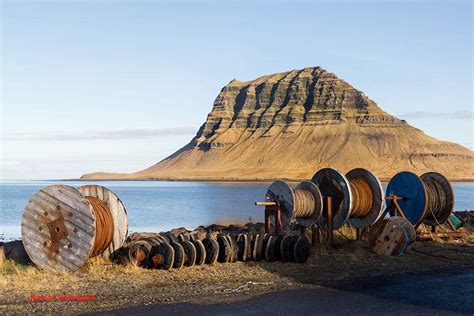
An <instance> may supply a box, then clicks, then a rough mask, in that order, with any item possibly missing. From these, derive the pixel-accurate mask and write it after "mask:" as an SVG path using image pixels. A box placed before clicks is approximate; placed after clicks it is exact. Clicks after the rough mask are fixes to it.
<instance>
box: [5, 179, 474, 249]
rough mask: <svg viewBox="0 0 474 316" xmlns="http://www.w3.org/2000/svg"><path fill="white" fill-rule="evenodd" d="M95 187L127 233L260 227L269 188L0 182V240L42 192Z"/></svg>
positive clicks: (458, 198)
mask: <svg viewBox="0 0 474 316" xmlns="http://www.w3.org/2000/svg"><path fill="white" fill-rule="evenodd" d="M52 184H66V185H70V186H73V187H79V186H81V185H85V184H99V185H102V186H105V187H107V188H110V189H111V190H112V191H114V192H115V193H116V194H117V195H118V196H119V197H120V199H121V200H122V202H123V203H124V205H125V208H126V210H127V213H128V220H129V231H130V232H134V231H150V232H159V231H165V230H170V229H172V228H176V227H183V226H184V227H186V228H188V229H194V228H196V227H198V226H199V225H209V224H212V223H216V222H222V221H249V220H251V221H253V222H256V221H263V208H261V207H257V206H255V205H254V202H255V201H263V199H264V197H265V192H266V189H267V187H268V185H269V184H268V183H243V182H236V183H229V182H221V183H217V182H209V183H206V182H167V181H99V182H94V181H90V182H89V181H87V182H86V181H3V182H0V240H2V239H3V240H9V239H14V238H19V237H20V235H21V229H20V223H21V218H22V214H23V209H24V208H25V206H26V204H27V203H28V200H29V199H30V197H31V196H32V195H33V194H34V193H35V192H36V191H38V190H39V189H41V188H42V187H45V186H48V185H52ZM453 188H454V193H455V210H458V211H459V210H466V209H468V210H472V209H474V183H453Z"/></svg>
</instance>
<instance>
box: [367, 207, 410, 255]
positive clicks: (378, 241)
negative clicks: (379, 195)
mask: <svg viewBox="0 0 474 316" xmlns="http://www.w3.org/2000/svg"><path fill="white" fill-rule="evenodd" d="M415 238H416V232H415V228H414V227H413V225H412V224H411V223H410V222H409V221H408V220H407V219H404V218H402V217H398V216H394V217H390V218H385V219H383V221H382V222H381V223H380V224H379V225H378V226H377V227H374V229H373V230H372V231H371V233H370V236H369V242H370V244H371V246H372V249H373V250H374V252H376V253H377V254H379V255H385V256H400V255H403V254H404V253H406V252H407V251H408V250H409V249H410V246H411V245H412V244H413V243H414V240H415Z"/></svg>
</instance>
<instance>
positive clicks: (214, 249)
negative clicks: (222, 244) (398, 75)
mask: <svg viewBox="0 0 474 316" xmlns="http://www.w3.org/2000/svg"><path fill="white" fill-rule="evenodd" d="M202 244H203V245H204V248H206V260H205V261H204V262H205V263H206V264H214V263H216V262H217V258H218V256H219V243H218V242H217V241H216V240H214V239H211V238H209V237H206V238H204V239H203V240H202Z"/></svg>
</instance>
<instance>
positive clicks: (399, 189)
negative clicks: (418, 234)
mask: <svg viewBox="0 0 474 316" xmlns="http://www.w3.org/2000/svg"><path fill="white" fill-rule="evenodd" d="M385 196H386V197H390V198H393V197H394V196H397V197H398V198H401V199H400V200H397V202H398V204H399V205H400V208H401V209H402V211H403V214H404V215H405V217H406V218H407V219H408V220H409V221H410V223H412V225H413V226H415V227H418V225H420V224H421V223H422V222H423V220H424V219H425V217H426V215H427V214H426V213H427V211H428V208H427V200H428V197H427V195H426V190H425V186H424V184H423V181H421V179H420V178H419V177H418V176H417V175H416V174H414V173H412V172H409V171H402V172H399V173H397V174H396V175H395V176H394V177H393V178H392V179H391V180H390V182H389V183H388V185H387V190H386V193H385ZM387 208H388V209H389V211H390V215H391V216H395V215H397V208H396V206H395V204H394V201H393V200H387Z"/></svg>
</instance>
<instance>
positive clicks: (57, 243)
mask: <svg viewBox="0 0 474 316" xmlns="http://www.w3.org/2000/svg"><path fill="white" fill-rule="evenodd" d="M82 192H84V193H82ZM86 196H93V197H96V198H98V199H99V200H101V201H102V202H104V203H105V204H106V205H107V207H108V208H109V210H110V212H111V215H112V218H113V225H114V235H113V239H112V242H111V243H110V245H109V247H108V248H107V249H106V250H105V251H104V252H103V253H102V254H101V255H103V256H105V257H107V258H108V257H109V256H110V255H111V254H112V253H113V252H114V251H116V250H117V249H119V248H120V247H121V246H122V244H123V243H124V241H125V238H126V236H127V233H128V221H127V213H126V211H125V207H124V206H123V204H122V202H121V201H120V199H119V198H118V197H117V196H116V195H115V194H114V193H113V192H112V191H110V190H108V189H106V188H104V187H101V186H85V187H81V188H79V190H77V189H75V188H73V187H70V186H67V185H51V186H48V187H45V188H43V189H41V190H39V191H38V192H36V193H35V194H34V195H33V196H32V197H31V199H30V200H29V202H28V204H27V205H26V207H25V211H24V213H23V219H22V222H21V235H22V239H23V244H24V246H25V250H26V252H27V253H28V255H29V257H30V258H31V260H32V261H33V262H34V263H35V264H36V265H37V266H38V267H39V268H41V269H51V270H59V271H75V270H77V269H78V268H80V267H81V266H82V265H84V264H85V263H86V261H87V260H88V259H89V258H90V257H91V255H92V252H93V250H94V249H93V248H94V242H95V238H96V217H95V215H94V210H93V208H92V206H91V204H90V203H89V202H88V201H87V200H86Z"/></svg>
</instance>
